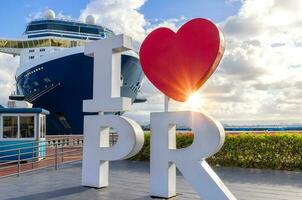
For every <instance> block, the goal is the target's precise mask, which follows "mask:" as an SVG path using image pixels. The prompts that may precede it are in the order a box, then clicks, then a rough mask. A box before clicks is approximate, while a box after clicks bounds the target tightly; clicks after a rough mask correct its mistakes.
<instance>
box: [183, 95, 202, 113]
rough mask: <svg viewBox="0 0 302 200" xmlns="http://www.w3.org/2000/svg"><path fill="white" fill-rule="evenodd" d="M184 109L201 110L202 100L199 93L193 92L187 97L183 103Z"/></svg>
mask: <svg viewBox="0 0 302 200" xmlns="http://www.w3.org/2000/svg"><path fill="white" fill-rule="evenodd" d="M185 105H186V106H185V107H187V108H189V109H191V110H201V109H202V106H203V100H202V97H201V95H200V94H199V93H197V92H195V93H193V94H191V95H190V96H189V98H188V99H187V101H186V102H185Z"/></svg>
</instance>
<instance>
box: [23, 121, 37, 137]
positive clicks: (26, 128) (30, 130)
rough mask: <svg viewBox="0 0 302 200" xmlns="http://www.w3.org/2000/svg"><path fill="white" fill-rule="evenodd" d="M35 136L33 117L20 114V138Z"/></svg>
mask: <svg viewBox="0 0 302 200" xmlns="http://www.w3.org/2000/svg"><path fill="white" fill-rule="evenodd" d="M34 136H35V117H34V116H20V138H33V137H34Z"/></svg>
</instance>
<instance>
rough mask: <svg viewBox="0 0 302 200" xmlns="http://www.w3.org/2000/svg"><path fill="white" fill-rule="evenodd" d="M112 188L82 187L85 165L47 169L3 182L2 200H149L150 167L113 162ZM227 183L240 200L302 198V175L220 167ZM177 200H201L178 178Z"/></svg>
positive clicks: (0, 195)
mask: <svg viewBox="0 0 302 200" xmlns="http://www.w3.org/2000/svg"><path fill="white" fill-rule="evenodd" d="M110 170H111V171H110V173H111V174H110V183H111V186H110V187H108V188H105V189H93V188H88V187H81V185H80V179H81V163H76V164H66V165H64V166H61V169H60V170H58V171H55V170H54V169H44V170H39V171H35V172H30V173H26V174H22V175H21V176H20V177H10V178H4V179H0V199H1V200H48V199H50V200H69V199H70V200H86V199H87V200H97V199H98V200H149V199H150V197H149V196H148V189H149V183H148V182H149V164H148V163H144V162H132V161H118V162H111V163H110ZM214 170H215V171H216V172H217V173H218V175H219V176H220V177H221V179H222V180H223V181H224V183H225V184H226V185H227V187H229V189H230V190H231V191H232V192H233V193H234V195H235V196H236V197H237V198H238V199H247V200H270V199H274V200H275V199H280V200H281V199H282V200H285V199H288V200H301V199H302V172H287V171H275V170H258V169H240V168H223V167H216V168H214ZM177 192H178V193H179V195H178V196H177V197H175V198H174V199H176V200H180V199H186V200H188V199H199V198H198V196H197V195H196V193H195V192H194V191H193V190H192V188H191V187H190V186H189V185H188V184H187V183H186V181H185V180H184V178H183V177H182V176H180V175H179V176H178V177H177Z"/></svg>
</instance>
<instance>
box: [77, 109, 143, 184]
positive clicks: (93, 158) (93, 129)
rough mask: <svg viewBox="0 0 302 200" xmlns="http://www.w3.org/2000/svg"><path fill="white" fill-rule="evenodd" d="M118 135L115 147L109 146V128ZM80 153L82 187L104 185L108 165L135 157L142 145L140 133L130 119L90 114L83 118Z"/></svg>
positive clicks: (106, 178)
mask: <svg viewBox="0 0 302 200" xmlns="http://www.w3.org/2000/svg"><path fill="white" fill-rule="evenodd" d="M110 127H111V128H114V130H115V131H116V132H117V133H118V140H117V143H116V144H115V145H113V146H112V147H109V129H110ZM84 133H85V135H84V140H85V141H84V152H83V155H84V156H83V169H82V185H84V186H90V187H96V188H101V187H106V186H108V174H109V162H108V161H112V160H121V159H127V158H130V157H132V156H134V155H135V154H137V153H138V152H139V151H140V150H141V148H142V146H143V144H144V132H143V130H142V128H141V127H140V126H139V125H138V124H137V123H136V122H135V121H133V120H131V119H129V118H126V117H120V116H116V115H91V116H85V119H84Z"/></svg>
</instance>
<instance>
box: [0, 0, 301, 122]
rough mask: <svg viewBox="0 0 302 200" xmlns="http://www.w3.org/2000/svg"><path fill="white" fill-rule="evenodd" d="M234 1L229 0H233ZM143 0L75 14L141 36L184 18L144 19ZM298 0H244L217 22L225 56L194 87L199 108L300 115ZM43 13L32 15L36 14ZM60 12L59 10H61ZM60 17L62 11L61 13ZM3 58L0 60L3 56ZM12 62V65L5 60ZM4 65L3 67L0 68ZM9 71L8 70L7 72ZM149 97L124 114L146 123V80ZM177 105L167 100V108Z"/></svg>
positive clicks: (224, 115) (158, 103) (6, 87)
mask: <svg viewBox="0 0 302 200" xmlns="http://www.w3.org/2000/svg"><path fill="white" fill-rule="evenodd" d="M233 1H234V0H228V2H230V3H232V2H233ZM235 1H236V0H235ZM145 2H146V0H91V1H90V2H89V3H88V4H87V6H86V8H85V9H84V10H82V11H81V15H80V17H79V18H80V19H81V20H84V19H85V18H86V16H87V15H91V14H92V15H94V16H95V17H96V21H97V23H98V24H101V25H104V26H106V27H108V28H110V29H112V30H113V31H115V32H116V33H126V34H128V35H130V36H132V37H134V38H135V39H136V40H140V41H142V40H143V39H144V37H145V35H146V34H147V33H149V32H150V31H152V30H154V29H155V28H157V27H159V26H165V27H169V28H171V29H173V30H174V31H175V30H177V28H178V27H179V25H181V24H182V23H183V22H184V20H185V17H183V16H181V17H179V18H175V19H166V20H163V19H154V20H153V21H150V20H147V19H146V18H145V17H144V15H143V14H142V13H141V12H140V8H141V7H142V6H143V5H144V3H145ZM301 10H302V1H295V0H288V1H284V0H265V1H263V0H244V1H242V6H241V8H240V10H239V12H238V14H237V15H234V16H230V17H229V18H227V19H226V20H225V21H223V22H221V23H219V26H220V27H221V29H222V30H223V32H224V35H225V39H226V52H225V55H224V58H223V60H222V62H221V64H220V66H219V68H218V70H217V71H216V72H215V73H214V75H213V76H212V77H211V78H210V80H209V81H208V82H207V83H206V84H205V85H204V86H203V87H202V88H201V89H200V90H199V91H198V92H199V93H200V94H201V96H202V101H203V105H204V109H205V110H207V111H208V112H209V113H210V114H212V115H214V116H216V117H218V118H219V119H223V120H263V119H264V120H265V119H270V120H282V119H286V120H288V119H298V118H299V117H300V118H301V116H302V105H301V103H300V99H301V97H302V82H301V77H302V57H301V54H302V45H301V44H302V35H301V32H302V14H301ZM41 14H42V12H40V13H36V14H34V15H32V18H39V17H40V16H41ZM61 15H62V14H61ZM62 16H65V15H62ZM2 58H3V55H1V54H0V66H8V65H9V66H11V67H4V68H3V67H2V68H1V71H0V80H1V81H0V89H1V91H3V92H2V93H3V95H2V94H1V95H0V101H3V100H4V97H6V96H7V95H8V94H9V92H10V90H11V89H12V88H13V87H12V84H11V83H12V82H13V74H14V70H15V66H16V65H17V62H16V59H11V58H8V57H5V59H2ZM7 59H9V61H6V62H7V63H3V62H1V60H7ZM10 62H12V64H9V63H10ZM3 70H4V71H3ZM11 70H12V71H11ZM141 91H142V94H143V95H144V96H146V97H147V98H148V102H147V103H144V104H137V105H135V106H134V110H137V111H136V112H130V113H128V114H127V115H130V116H131V117H134V118H135V119H136V120H137V121H140V122H144V123H148V121H149V116H148V114H149V112H150V111H161V110H163V95H162V94H161V93H160V92H159V91H158V90H157V89H156V88H154V86H153V85H152V84H151V83H150V82H149V81H148V80H145V81H144V84H143V87H142V89H141ZM179 106H180V104H178V103H175V102H172V104H171V108H172V109H177V108H178V107H179Z"/></svg>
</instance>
